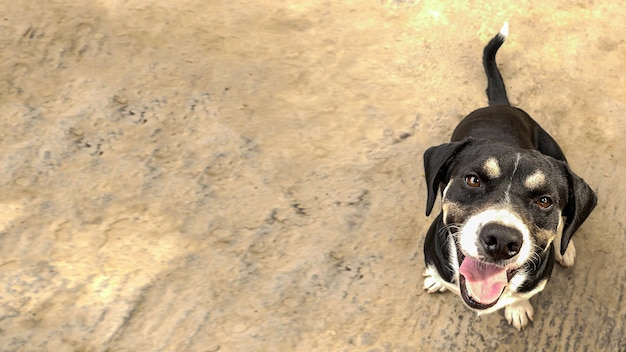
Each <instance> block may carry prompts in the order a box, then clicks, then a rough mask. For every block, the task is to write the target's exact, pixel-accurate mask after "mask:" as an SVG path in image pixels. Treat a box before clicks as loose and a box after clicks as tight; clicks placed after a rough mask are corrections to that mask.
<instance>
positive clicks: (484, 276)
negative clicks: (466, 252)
mask: <svg viewBox="0 0 626 352" xmlns="http://www.w3.org/2000/svg"><path fill="white" fill-rule="evenodd" d="M459 272H460V274H461V275H463V277H465V285H466V287H467V289H468V290H469V294H470V295H471V296H472V299H474V300H475V301H476V302H478V303H482V304H490V303H493V302H495V301H496V300H497V299H498V298H499V297H500V295H501V294H502V290H504V287H505V286H506V283H507V277H506V270H505V269H504V268H502V267H499V266H497V265H493V264H489V263H485V262H481V261H478V260H474V259H471V258H467V257H466V258H465V259H464V260H463V263H461V267H460V268H459Z"/></svg>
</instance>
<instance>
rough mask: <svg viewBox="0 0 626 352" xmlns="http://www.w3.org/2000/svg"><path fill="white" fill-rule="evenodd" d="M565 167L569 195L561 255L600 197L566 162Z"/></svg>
mask: <svg viewBox="0 0 626 352" xmlns="http://www.w3.org/2000/svg"><path fill="white" fill-rule="evenodd" d="M564 167H565V169H566V170H565V171H566V174H567V183H568V186H569V195H568V199H567V204H566V205H565V207H564V208H563V216H565V226H564V228H563V236H562V239H561V248H560V251H561V255H564V254H565V250H566V249H567V245H568V244H569V241H570V240H571V239H572V236H573V235H574V232H576V230H577V229H578V228H579V227H580V225H582V223H583V222H584V221H585V220H586V219H587V217H588V216H589V214H590V213H591V211H592V210H593V208H595V206H596V203H597V202H598V197H597V196H596V194H595V192H594V191H593V190H592V189H591V187H589V185H588V184H587V183H586V182H585V180H583V179H582V178H580V177H578V176H577V175H576V174H575V173H573V172H572V171H571V170H570V168H569V167H568V166H567V164H565V163H564Z"/></svg>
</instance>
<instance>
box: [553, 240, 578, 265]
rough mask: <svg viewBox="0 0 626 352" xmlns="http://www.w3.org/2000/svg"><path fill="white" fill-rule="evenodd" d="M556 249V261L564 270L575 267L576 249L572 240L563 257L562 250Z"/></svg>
mask: <svg viewBox="0 0 626 352" xmlns="http://www.w3.org/2000/svg"><path fill="white" fill-rule="evenodd" d="M555 249H556V258H555V259H556V261H557V263H559V264H561V266H562V267H564V268H571V267H573V266H574V261H575V259H576V247H575V246H574V241H572V240H570V241H569V244H568V245H567V249H566V250H565V254H564V255H561V252H560V249H559V248H555Z"/></svg>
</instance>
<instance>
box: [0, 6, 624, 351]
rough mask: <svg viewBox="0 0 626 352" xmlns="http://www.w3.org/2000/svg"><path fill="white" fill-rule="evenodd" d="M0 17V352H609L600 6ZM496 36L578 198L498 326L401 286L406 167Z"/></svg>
mask: <svg viewBox="0 0 626 352" xmlns="http://www.w3.org/2000/svg"><path fill="white" fill-rule="evenodd" d="M2 8H3V9H4V11H3V13H2V16H1V17H0V42H1V43H2V50H1V51H0V58H1V60H0V77H1V79H0V107H1V110H0V111H1V112H2V113H1V114H0V151H1V153H0V194H1V197H0V280H1V282H2V288H1V289H0V346H1V347H0V349H1V350H2V351H44V350H48V351H106V350H110V351H371V352H374V351H381V352H382V351H415V350H420V351H429V350H441V351H452V350H455V349H458V350H488V351H495V350H498V351H506V350H511V351H519V350H524V349H529V350H546V351H585V350H588V351H594V350H607V351H618V350H621V351H623V350H625V349H626V337H625V335H626V327H625V321H626V297H625V296H624V293H625V288H624V282H625V280H626V270H625V269H626V261H624V255H625V254H626V245H625V244H624V243H625V241H624V238H625V235H626V225H625V223H624V218H623V216H624V213H625V212H626V201H625V199H626V197H624V194H625V191H626V186H625V183H622V178H623V177H624V176H625V175H626V166H625V165H626V157H625V153H624V152H625V151H626V142H625V140H624V135H626V127H625V126H626V105H625V104H626V102H625V97H626V85H625V79H624V75H623V72H624V71H625V70H626V63H625V61H624V58H625V57H626V43H625V42H624V39H623V38H625V37H626V27H624V26H623V19H624V18H625V16H626V10H625V7H624V6H623V5H621V4H619V3H618V2H614V4H609V3H608V2H590V1H589V2H587V1H578V2H571V1H553V2H547V3H544V4H538V3H537V4H533V5H532V6H531V5H527V4H517V3H511V4H509V5H506V6H505V5H503V4H500V3H496V2H494V3H493V4H492V5H488V4H482V3H481V2H470V1H455V2H454V5H446V4H445V3H444V2H439V1H371V2H366V1H335V2H330V1H328V2H319V1H307V2H291V1H280V0H263V1H191V0H190V1H173V0H172V1H157V2H152V1H116V0H110V1H98V2H92V1H75V2H54V1H53V2H45V3H40V2H34V1H31V2H28V1H2ZM505 20H508V21H510V26H511V35H510V37H509V40H508V41H507V43H506V44H505V45H504V47H503V48H502V50H501V52H500V54H499V57H498V59H499V63H500V66H501V70H502V75H503V76H504V78H505V81H506V83H507V88H508V90H509V96H510V99H511V101H512V102H513V103H514V104H516V105H518V106H521V107H522V108H524V109H525V110H526V111H528V112H529V113H530V114H531V115H533V116H534V117H535V118H536V119H537V120H538V121H539V122H540V123H541V124H542V125H543V126H544V127H545V128H546V129H547V130H549V131H550V132H551V133H552V135H553V136H554V137H555V138H556V139H557V140H558V141H559V142H560V144H561V146H562V147H563V149H564V150H565V152H566V154H567V155H568V158H569V160H570V163H571V165H572V167H573V169H574V170H575V171H576V172H577V173H578V174H579V175H581V176H582V177H584V178H585V179H586V180H587V181H588V183H589V184H590V185H591V186H592V187H593V188H594V189H595V190H596V191H597V192H598V196H599V204H598V207H597V208H596V211H595V212H594V213H593V215H592V216H591V218H590V219H589V221H588V222H587V223H585V225H584V226H583V227H582V228H581V229H580V231H579V232H578V233H577V234H576V237H575V239H576V244H577V251H578V258H577V262H576V265H575V267H574V268H573V269H571V270H570V269H562V268H560V267H559V268H557V269H556V270H555V272H554V274H553V278H552V281H551V282H550V283H549V285H548V287H547V288H546V290H545V291H544V292H543V293H542V294H540V295H539V296H536V297H535V298H533V299H532V302H533V304H534V306H535V321H534V323H532V324H531V326H530V327H529V328H527V329H526V330H524V331H523V332H521V333H519V332H517V331H516V330H515V329H513V328H511V327H510V326H508V325H507V324H506V321H505V319H504V318H503V316H502V314H501V313H500V312H498V313H496V314H492V315H488V316H481V317H476V316H475V315H474V314H473V313H472V312H470V311H469V310H467V309H466V308H465V307H464V306H463V305H462V304H461V302H460V300H458V299H457V298H455V297H453V296H452V295H451V294H440V295H428V294H425V293H424V292H423V290H422V288H421V285H422V277H421V273H422V270H423V256H422V254H421V246H422V242H423V238H424V234H425V231H426V229H427V228H428V225H429V223H430V221H431V220H432V219H429V218H426V217H425V216H424V206H425V195H426V189H425V185H424V180H423V170H422V166H421V165H422V158H421V155H422V153H423V151H424V150H425V149H426V148H427V147H428V146H431V145H434V144H439V143H442V142H444V141H446V140H447V139H448V138H449V133H450V131H451V129H452V128H453V127H454V125H455V124H456V123H457V122H458V121H459V120H460V119H461V118H462V117H463V116H464V115H465V114H467V113H469V112H470V111H471V110H473V109H474V108H478V107H480V106H483V105H485V104H486V98H485V96H484V89H485V85H486V83H485V78H484V74H483V72H482V68H481V66H480V62H481V57H480V56H481V53H482V48H483V46H484V44H485V43H486V42H487V40H488V39H489V38H490V37H491V36H492V35H493V34H494V33H495V32H496V31H497V30H498V29H499V28H500V26H501V24H502V23H503V22H504V21H505Z"/></svg>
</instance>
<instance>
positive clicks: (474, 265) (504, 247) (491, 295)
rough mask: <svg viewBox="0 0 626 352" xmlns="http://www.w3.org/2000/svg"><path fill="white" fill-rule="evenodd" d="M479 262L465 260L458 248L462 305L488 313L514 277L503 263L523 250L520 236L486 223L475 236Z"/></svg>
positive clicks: (473, 259)
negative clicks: (463, 303)
mask: <svg viewBox="0 0 626 352" xmlns="http://www.w3.org/2000/svg"><path fill="white" fill-rule="evenodd" d="M478 242H479V247H480V248H479V251H480V256H481V257H482V258H480V259H477V258H471V257H468V256H465V255H464V254H463V253H462V252H461V251H460V250H459V249H458V248H457V254H458V259H459V286H460V287H459V288H460V291H461V297H462V298H463V300H464V301H465V303H466V304H467V305H468V306H469V307H471V308H474V309H481V310H482V309H487V308H489V307H492V306H493V305H495V304H496V303H497V302H498V299H500V296H502V293H503V292H504V290H505V289H506V287H507V286H508V283H509V281H510V280H511V278H512V277H513V275H514V274H515V270H507V267H505V266H504V265H503V263H504V262H505V261H507V260H508V259H511V258H513V257H515V256H516V255H517V254H518V253H519V251H520V249H521V247H522V242H523V239H522V235H521V233H520V232H519V231H518V230H516V229H514V228H511V227H508V226H504V225H500V224H497V223H489V224H486V225H485V226H483V227H482V229H481V230H480V233H479V235H478Z"/></svg>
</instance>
